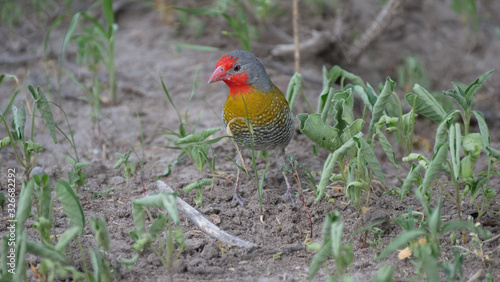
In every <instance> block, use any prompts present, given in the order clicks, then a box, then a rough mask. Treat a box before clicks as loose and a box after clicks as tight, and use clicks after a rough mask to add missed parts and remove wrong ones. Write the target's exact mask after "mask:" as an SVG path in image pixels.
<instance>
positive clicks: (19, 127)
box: [12, 104, 26, 140]
mask: <svg viewBox="0 0 500 282" xmlns="http://www.w3.org/2000/svg"><path fill="white" fill-rule="evenodd" d="M12 116H13V119H12V127H13V129H14V130H15V131H16V135H17V139H18V140H24V125H25V124H26V110H25V109H24V104H22V105H21V109H20V110H18V109H17V107H16V106H15V105H12Z"/></svg>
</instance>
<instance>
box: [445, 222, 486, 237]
mask: <svg viewBox="0 0 500 282" xmlns="http://www.w3.org/2000/svg"><path fill="white" fill-rule="evenodd" d="M463 229H467V230H470V231H472V232H474V233H477V234H478V235H479V236H481V237H482V238H485V239H487V238H489V237H491V233H489V232H488V231H486V230H484V229H483V228H480V227H477V226H476V225H475V224H474V222H471V221H465V220H455V221H451V222H447V223H445V224H443V228H441V233H442V234H444V233H446V232H450V231H457V230H463Z"/></svg>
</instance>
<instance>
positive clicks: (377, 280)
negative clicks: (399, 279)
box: [373, 264, 394, 282]
mask: <svg viewBox="0 0 500 282" xmlns="http://www.w3.org/2000/svg"><path fill="white" fill-rule="evenodd" d="M393 276H394V269H393V268H392V266H390V265H387V264H386V265H384V266H382V268H380V270H379V271H378V272H377V274H376V275H375V276H374V277H373V282H392V281H394V278H393Z"/></svg>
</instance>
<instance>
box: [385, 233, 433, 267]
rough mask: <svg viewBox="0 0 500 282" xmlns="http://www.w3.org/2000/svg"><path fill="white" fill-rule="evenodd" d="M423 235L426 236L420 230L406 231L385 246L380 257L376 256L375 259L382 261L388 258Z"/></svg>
mask: <svg viewBox="0 0 500 282" xmlns="http://www.w3.org/2000/svg"><path fill="white" fill-rule="evenodd" d="M424 235H426V231H425V230H421V229H413V230H410V231H407V232H405V233H403V234H401V235H399V236H398V237H396V238H395V239H394V240H392V242H391V243H390V244H389V246H387V248H385V249H384V250H383V251H382V252H381V253H380V255H378V257H377V258H376V259H377V260H381V259H384V258H386V257H388V256H389V255H390V254H392V253H394V252H395V251H397V250H398V249H401V248H402V247H404V246H405V245H407V244H408V243H409V242H411V241H413V240H415V239H417V238H418V237H420V236H424Z"/></svg>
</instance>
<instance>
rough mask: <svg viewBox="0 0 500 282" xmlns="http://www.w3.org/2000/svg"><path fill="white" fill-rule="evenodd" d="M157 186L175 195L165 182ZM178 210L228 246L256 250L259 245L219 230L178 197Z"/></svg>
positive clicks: (157, 183) (158, 182) (158, 183)
mask: <svg viewBox="0 0 500 282" xmlns="http://www.w3.org/2000/svg"><path fill="white" fill-rule="evenodd" d="M156 186H157V187H158V190H160V192H167V193H174V190H172V188H170V187H169V186H168V185H167V184H166V183H165V182H163V181H161V180H158V181H156ZM176 201H177V208H178V209H179V211H180V212H181V213H183V214H184V215H185V216H187V217H188V218H189V219H190V220H191V221H192V222H193V223H194V224H195V225H196V226H198V228H200V229H201V230H202V231H203V232H205V233H206V234H208V235H209V236H210V237H212V238H215V239H217V240H219V241H221V242H224V243H225V244H227V245H236V246H238V247H243V248H247V249H248V248H256V247H257V245H255V244H254V243H251V242H247V241H245V240H242V239H240V238H238V237H235V236H232V235H230V234H228V233H227V232H225V231H223V230H221V229H219V227H217V226H216V225H215V224H213V223H212V222H211V221H210V220H208V219H206V218H205V217H204V216H203V215H202V214H201V213H199V212H198V211H197V210H196V209H194V208H193V207H192V206H190V205H189V204H188V203H186V202H184V201H183V200H182V199H181V198H179V197H177V198H176Z"/></svg>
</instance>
